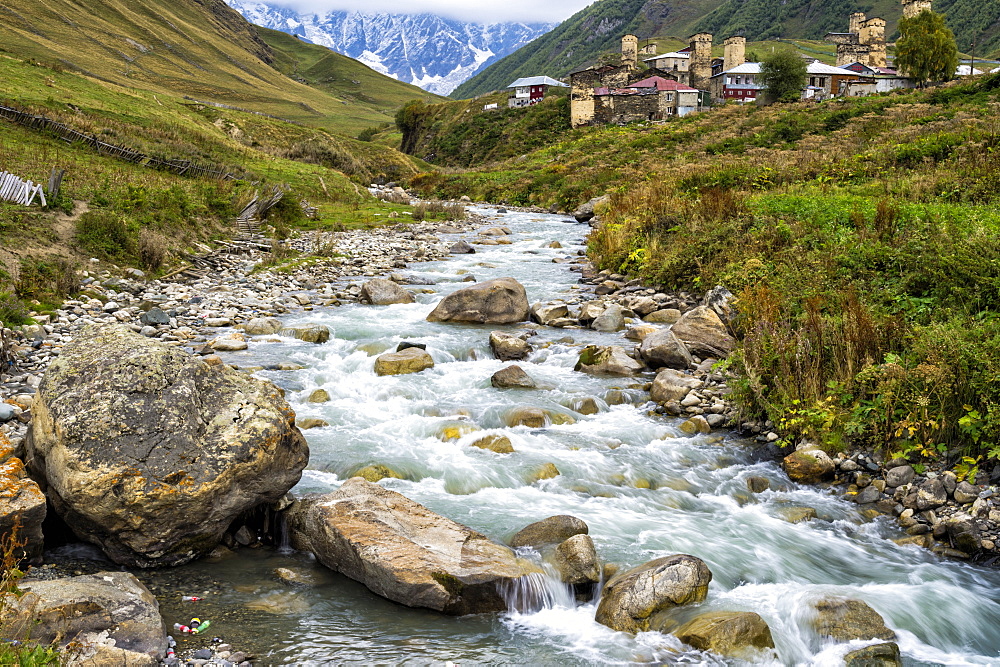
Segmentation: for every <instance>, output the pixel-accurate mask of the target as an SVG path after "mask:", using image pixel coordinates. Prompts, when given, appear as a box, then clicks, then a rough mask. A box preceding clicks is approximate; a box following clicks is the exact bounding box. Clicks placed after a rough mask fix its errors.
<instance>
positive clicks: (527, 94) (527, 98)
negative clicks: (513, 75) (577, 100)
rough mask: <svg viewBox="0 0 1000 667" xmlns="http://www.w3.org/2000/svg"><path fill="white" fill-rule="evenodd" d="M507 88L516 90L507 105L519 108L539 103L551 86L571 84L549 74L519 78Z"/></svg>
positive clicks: (564, 86) (557, 86)
mask: <svg viewBox="0 0 1000 667" xmlns="http://www.w3.org/2000/svg"><path fill="white" fill-rule="evenodd" d="M507 88H508V89H513V91H514V92H513V93H512V94H511V95H510V97H508V98H507V107H508V108H511V109H517V108H520V107H527V106H531V105H533V104H538V103H539V102H541V101H542V100H543V99H545V95H546V93H548V91H549V88H569V85H567V84H565V83H563V82H562V81H556V80H555V79H551V78H549V77H547V76H529V77H524V78H521V79H518V80H517V81H515V82H514V83H512V84H510V85H509V86H507Z"/></svg>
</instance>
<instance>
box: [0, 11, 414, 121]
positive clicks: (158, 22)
mask: <svg viewBox="0 0 1000 667" xmlns="http://www.w3.org/2000/svg"><path fill="white" fill-rule="evenodd" d="M0 51H4V52H7V53H10V54H12V55H14V56H16V57H19V58H32V59H34V60H36V61H39V62H43V63H47V64H51V65H53V66H56V67H58V68H62V69H66V70H69V71H74V72H79V73H82V74H85V75H87V76H89V77H92V78H94V79H98V80H101V81H105V82H107V83H112V84H115V85H120V86H124V87H126V88H133V89H140V90H147V91H151V92H154V93H161V94H165V95H172V94H179V95H187V96H190V97H192V98H195V99H198V100H204V101H208V102H213V103H221V104H227V105H231V106H235V107H240V108H245V109H249V110H252V111H258V112H262V113H267V114H272V115H275V116H280V117H282V118H287V119H289V120H294V121H296V122H300V123H305V124H308V125H314V126H319V127H325V128H327V129H331V130H336V131H343V132H347V133H351V134H356V133H357V132H358V131H360V130H362V129H364V128H365V127H369V126H372V125H380V124H383V123H387V122H391V120H392V115H391V110H390V108H389V107H391V106H394V105H393V104H390V103H388V102H379V101H378V100H377V99H376V100H375V101H374V102H373V101H369V100H365V99H362V98H360V97H359V96H358V93H359V92H364V91H360V90H359V88H360V86H359V85H356V84H353V83H352V81H354V80H357V81H361V80H363V79H364V76H363V75H362V72H365V71H369V70H367V68H365V67H364V66H363V65H361V64H358V63H350V67H351V68H354V72H355V73H354V74H349V73H347V70H346V69H344V70H343V72H344V75H343V81H344V83H345V85H343V86H328V87H327V89H326V90H319V89H317V88H311V87H309V86H307V85H305V83H301V82H299V81H293V80H292V79H290V78H288V76H286V75H285V74H282V73H281V72H279V71H278V70H277V69H275V67H274V65H275V64H276V62H277V56H276V53H275V51H274V49H272V48H271V47H270V46H269V45H268V44H267V43H265V41H264V40H262V39H261V37H260V36H259V35H258V33H257V30H256V28H255V27H254V26H252V25H251V24H250V23H248V22H247V21H246V20H245V19H244V18H243V17H242V16H241V15H240V14H239V13H238V12H236V11H234V10H232V9H230V8H229V7H228V6H226V4H225V3H224V2H223V1H222V0H170V1H168V0H144V1H143V2H129V1H128V0H91V1H90V2H88V3H86V7H85V8H84V7H81V6H80V5H79V4H78V3H76V2H73V0H38V1H37V2H18V3H16V4H15V3H14V2H11V1H10V0H0ZM344 67H347V65H345V66H344ZM378 78H379V79H380V80H379V81H378V82H375V81H371V82H370V83H369V84H366V87H367V88H370V89H373V91H372V92H375V90H378V89H382V90H384V91H392V90H396V91H399V92H398V93H397V95H398V96H399V97H404V96H406V97H414V96H417V94H419V91H418V90H417V89H414V88H412V87H409V86H405V85H404V84H402V83H400V82H397V81H394V80H392V79H390V78H388V77H378ZM338 79H340V77H338ZM373 99H375V98H373Z"/></svg>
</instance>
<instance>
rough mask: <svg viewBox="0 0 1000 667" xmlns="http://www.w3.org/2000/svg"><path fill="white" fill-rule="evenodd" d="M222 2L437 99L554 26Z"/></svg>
mask: <svg viewBox="0 0 1000 667" xmlns="http://www.w3.org/2000/svg"><path fill="white" fill-rule="evenodd" d="M226 3H227V4H228V5H229V6H230V7H232V8H233V9H235V10H237V11H239V12H240V13H241V14H243V16H244V17H246V19H247V20H248V21H250V22H251V23H255V24H257V25H260V26H264V27H265V28H271V29H272V30H280V31H282V32H286V33H289V34H292V35H298V36H299V37H302V38H303V39H306V40H308V41H310V42H313V43H315V44H321V45H323V46H326V47H329V48H331V49H333V50H334V51H338V52H340V53H343V54H345V55H348V56H350V57H351V58H354V59H356V60H359V61H361V62H362V63H364V64H365V65H368V66H369V67H371V68H372V69H374V70H375V71H377V72H381V73H382V74H386V75H388V76H391V77H394V78H396V79H399V80H401V81H405V82H407V83H412V84H414V85H416V86H420V87H421V88H423V89H424V90H427V91H429V92H432V93H437V94H438V95H447V94H449V93H450V92H451V91H452V90H454V89H455V88H456V87H457V86H458V85H459V84H460V83H462V82H463V81H466V80H467V79H469V78H471V77H472V76H474V75H475V74H476V73H477V72H479V71H481V70H482V69H484V68H486V67H488V66H489V65H490V64H492V63H493V62H496V61H497V60H499V59H501V58H503V57H504V56H506V55H508V54H510V53H513V52H514V51H516V50H518V49H519V48H521V47H522V46H524V45H525V44H527V43H528V42H530V41H532V40H533V39H535V38H536V37H538V36H540V35H543V34H545V33H546V32H548V31H549V30H551V29H552V28H553V27H555V24H552V23H520V22H511V23H467V22H463V21H457V20H453V19H447V18H443V17H441V16H437V15H434V14H426V13H425V14H368V13H362V12H347V11H329V12H324V13H305V14H300V13H298V12H296V11H295V10H293V9H289V8H287V7H281V6H277V5H271V4H268V3H266V2H250V1H246V0H226Z"/></svg>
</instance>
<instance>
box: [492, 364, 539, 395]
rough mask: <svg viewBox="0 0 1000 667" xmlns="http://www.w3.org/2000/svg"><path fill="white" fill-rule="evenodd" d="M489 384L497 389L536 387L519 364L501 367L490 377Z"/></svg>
mask: <svg viewBox="0 0 1000 667" xmlns="http://www.w3.org/2000/svg"><path fill="white" fill-rule="evenodd" d="M490 384H492V385H493V386H494V387H496V388H497V389H538V385H537V384H536V383H535V381H534V380H532V379H531V376H530V375H528V374H527V373H525V372H524V369H523V368H521V367H520V366H517V365H514V366H507V367H505V368H501V369H500V370H498V371H497V372H496V373H494V374H493V376H492V377H491V378H490Z"/></svg>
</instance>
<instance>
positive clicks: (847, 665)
mask: <svg viewBox="0 0 1000 667" xmlns="http://www.w3.org/2000/svg"><path fill="white" fill-rule="evenodd" d="M902 664H903V661H902V659H901V658H900V655H899V645H898V644H897V643H896V642H883V643H881V644H872V645H871V646H866V647H864V648H859V649H858V650H856V651H851V652H850V653H848V654H847V655H845V656H844V667H897V666H899V665H902Z"/></svg>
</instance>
